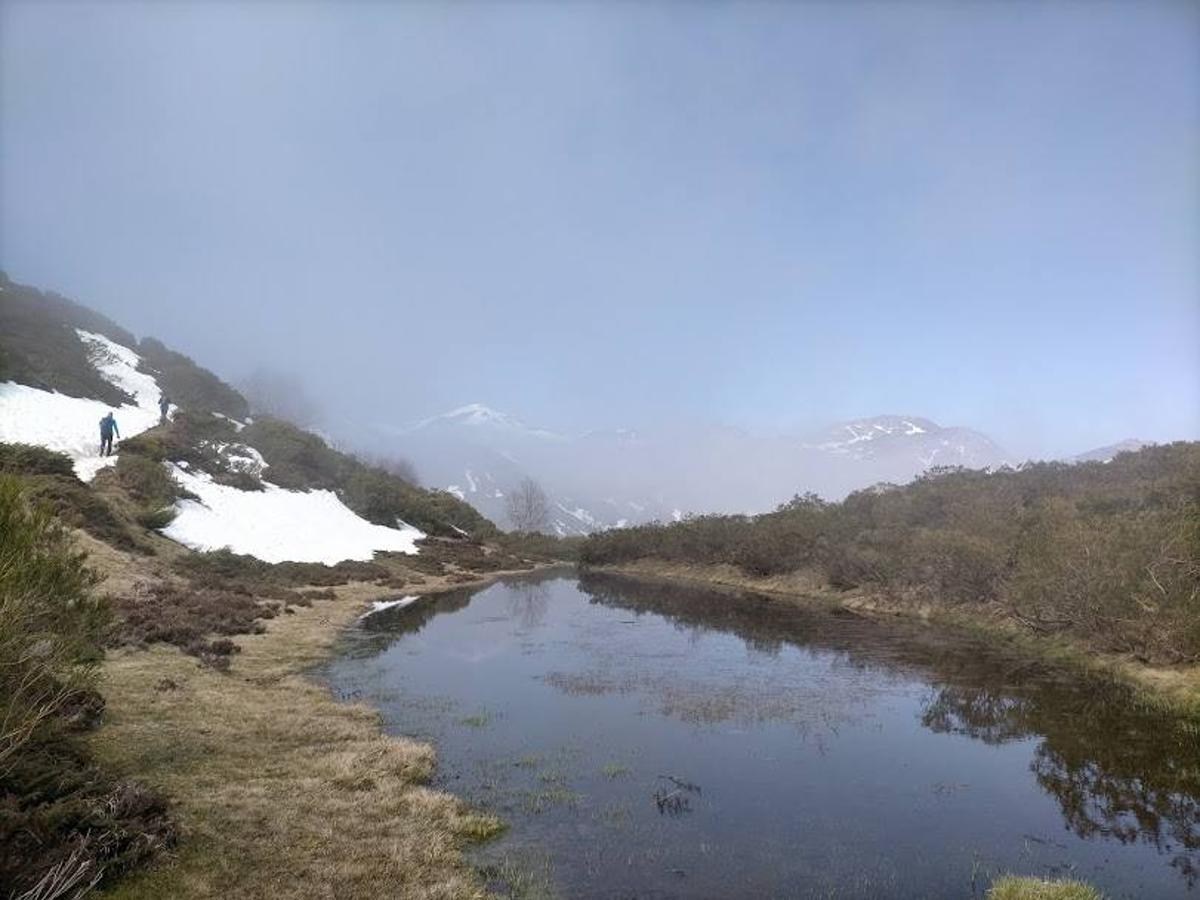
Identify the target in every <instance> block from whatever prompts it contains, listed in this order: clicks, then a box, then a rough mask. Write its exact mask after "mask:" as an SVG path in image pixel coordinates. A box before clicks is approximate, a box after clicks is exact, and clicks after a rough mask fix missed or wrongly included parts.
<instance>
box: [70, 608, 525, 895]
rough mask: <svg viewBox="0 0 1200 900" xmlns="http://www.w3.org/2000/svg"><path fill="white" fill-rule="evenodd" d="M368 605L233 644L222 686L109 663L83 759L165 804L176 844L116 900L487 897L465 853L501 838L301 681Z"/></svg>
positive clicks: (150, 653)
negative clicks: (140, 784) (129, 779)
mask: <svg viewBox="0 0 1200 900" xmlns="http://www.w3.org/2000/svg"><path fill="white" fill-rule="evenodd" d="M370 590H371V589H370V588H367V587H366V586H348V587H347V588H343V589H340V590H339V593H341V594H342V599H340V600H338V601H328V600H318V601H316V602H314V603H313V605H312V606H311V607H309V608H305V609H300V610H298V611H297V612H296V613H295V614H294V615H290V616H286V617H280V618H278V619H275V620H273V621H272V622H271V623H270V627H269V629H268V630H267V632H266V633H265V634H262V635H245V636H239V637H237V638H236V639H235V640H236V641H237V643H238V645H239V646H240V647H241V652H240V653H239V654H238V655H237V657H236V658H235V661H234V663H233V665H232V667H231V670H230V672H229V673H228V674H222V673H220V672H218V671H215V670H213V669H212V668H209V667H201V666H199V665H197V662H196V661H195V659H193V658H191V657H188V656H186V655H184V654H183V653H181V652H180V651H179V650H177V649H175V648H170V647H164V646H155V647H153V648H151V649H149V650H140V651H133V650H122V651H118V652H117V653H114V654H113V655H112V656H111V658H110V660H109V661H108V663H107V664H106V665H105V675H106V695H107V697H108V722H107V724H106V725H105V726H104V727H103V728H102V729H101V730H100V731H99V732H98V733H97V734H96V735H95V736H94V737H93V739H92V741H91V743H92V747H93V750H94V752H95V753H96V754H97V756H98V757H100V758H101V759H103V760H105V761H106V762H107V763H108V764H109V765H111V766H112V767H114V768H116V769H119V770H120V769H123V770H125V771H129V772H136V773H138V774H139V776H140V777H142V778H143V779H144V780H146V781H148V782H149V783H151V784H152V785H154V786H155V787H157V788H159V789H161V790H163V791H165V792H166V793H167V794H169V796H170V797H171V798H172V802H173V808H174V810H175V811H176V813H177V815H178V818H179V820H180V823H181V825H182V827H183V829H184V833H185V837H184V840H183V841H182V843H181V846H180V848H179V851H178V853H177V854H176V855H175V856H174V857H173V858H171V859H170V860H168V861H166V862H164V863H162V864H159V865H157V866H155V867H154V868H151V869H149V870H147V871H145V872H142V873H139V874H137V875H134V876H132V877H130V878H128V879H126V880H125V881H123V882H122V883H120V884H119V885H118V886H117V887H116V888H115V889H114V890H113V892H112V894H111V896H113V897H117V898H159V897H174V896H186V897H195V898H203V897H214V898H215V897H222V898H225V897H264V896H272V897H280V896H287V897H300V898H308V897H312V898H317V897H322V898H324V897H331V896H336V897H347V898H354V897H378V896H383V895H387V896H395V897H453V898H461V897H472V898H473V897H480V896H482V895H483V888H482V886H481V884H480V882H479V879H478V876H477V875H476V873H475V872H474V871H473V870H472V869H470V867H468V866H467V865H466V864H465V863H464V861H463V859H462V849H463V848H464V846H465V845H466V844H468V843H469V842H472V841H477V840H483V839H486V838H488V837H491V836H493V835H495V834H496V833H498V832H499V831H500V830H501V829H502V827H503V826H502V823H500V822H499V820H497V819H495V818H493V817H490V816H484V815H478V814H475V813H473V812H471V811H470V810H468V809H467V808H466V807H465V806H464V804H463V803H462V802H461V801H459V800H458V799H456V798H454V797H452V796H450V795H448V794H444V793H440V792H437V791H433V790H430V789H429V788H428V787H426V786H424V784H423V783H424V782H425V781H426V780H427V779H428V778H429V776H430V774H431V773H432V771H433V767H434V752H433V749H432V748H431V747H429V746H428V745H425V744H420V743H417V742H414V741H409V740H405V739H402V738H391V737H386V736H384V735H382V734H381V733H380V728H379V719H378V715H377V714H376V713H375V712H373V711H371V710H369V709H368V708H366V707H364V706H361V705H349V704H343V703H339V702H337V701H336V700H335V699H334V698H333V697H332V696H331V695H330V694H329V692H328V691H327V690H326V689H325V688H324V687H322V686H319V685H317V684H315V683H314V682H312V681H310V680H309V679H308V678H306V677H305V676H304V674H303V673H304V671H305V670H306V669H307V668H309V667H311V666H312V665H313V664H314V663H316V662H317V661H319V660H320V659H322V658H323V657H324V656H325V655H326V653H327V652H328V649H329V647H330V646H331V644H332V642H333V640H334V639H335V637H336V634H337V631H338V629H339V628H340V627H341V626H343V625H345V624H348V623H349V622H350V621H351V620H352V619H353V618H354V616H355V615H356V613H357V611H358V609H359V605H360V603H357V602H354V601H355V600H359V601H361V600H362V599H365V595H366V594H367V593H368V592H369V591H370ZM359 595H362V596H359Z"/></svg>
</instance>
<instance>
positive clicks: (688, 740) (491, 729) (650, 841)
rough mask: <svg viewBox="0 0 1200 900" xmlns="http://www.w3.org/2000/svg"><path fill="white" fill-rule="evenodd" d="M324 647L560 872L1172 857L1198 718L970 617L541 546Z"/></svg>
mask: <svg viewBox="0 0 1200 900" xmlns="http://www.w3.org/2000/svg"><path fill="white" fill-rule="evenodd" d="M334 668H335V671H334V672H333V674H332V675H331V681H332V683H333V684H334V685H335V687H342V688H345V689H346V690H349V689H351V688H353V689H355V690H363V691H365V693H367V694H370V695H371V696H370V699H372V701H373V702H375V703H377V704H378V705H379V706H380V708H381V710H382V712H383V714H384V719H385V721H386V722H388V724H389V727H391V728H393V729H394V730H397V731H400V732H401V733H404V734H412V735H415V736H417V737H420V738H422V739H427V740H431V741H434V742H435V743H436V744H437V746H438V757H439V778H441V779H444V780H443V781H441V782H440V785H441V786H444V787H447V788H448V789H450V790H452V791H454V792H455V793H457V794H459V795H461V796H463V797H465V798H466V799H467V800H468V801H469V802H471V803H472V804H477V805H479V806H481V807H482V808H486V809H489V810H491V811H493V812H496V813H497V814H499V815H501V816H503V817H504V818H506V819H507V820H508V821H509V822H510V824H511V825H512V828H511V829H510V831H509V833H508V836H507V837H506V838H505V839H504V840H503V841H500V842H499V843H498V844H496V845H489V847H488V848H485V850H484V851H483V853H484V854H485V855H487V854H492V855H493V856H495V855H496V854H500V855H503V854H505V853H509V852H514V851H520V850H522V849H525V850H527V849H529V848H536V849H537V851H538V852H544V853H545V854H547V856H548V857H549V858H550V859H552V860H553V863H554V868H555V871H556V878H558V879H561V883H562V885H563V887H564V891H563V893H564V894H565V895H567V896H580V897H611V896H618V895H621V896H634V895H636V896H650V895H658V896H663V897H667V896H680V897H682V896H686V897H696V896H713V897H717V896H779V895H786V896H824V895H825V894H826V893H828V892H834V893H836V894H837V895H838V896H855V897H864V898H865V897H878V896H923V897H946V898H951V897H954V898H959V897H962V896H964V895H966V894H967V893H968V890H969V887H970V885H974V884H976V876H977V874H978V871H979V870H980V867H981V866H982V867H983V870H984V871H986V872H987V873H989V875H990V874H994V873H996V872H1001V871H1020V872H1025V873H1030V874H1039V875H1047V874H1056V873H1057V874H1064V873H1069V874H1073V875H1075V876H1076V877H1084V878H1088V879H1090V880H1094V881H1096V882H1097V883H1098V884H1100V885H1101V886H1102V887H1103V888H1104V889H1105V890H1106V892H1107V894H1108V896H1111V897H1113V898H1114V900H1115V898H1117V897H1122V896H1125V897H1142V896H1154V897H1167V896H1179V895H1181V893H1182V892H1187V890H1188V887H1189V886H1190V885H1192V884H1195V883H1196V878H1197V874H1196V871H1197V870H1196V864H1197V861H1198V859H1200V803H1198V798H1200V773H1198V767H1200V733H1198V732H1197V730H1195V729H1194V728H1189V727H1188V726H1187V725H1186V723H1181V722H1179V721H1178V720H1175V719H1172V718H1171V717H1168V716H1164V715H1161V714H1158V713H1155V712H1153V711H1150V710H1147V709H1145V708H1142V707H1139V706H1138V705H1137V704H1136V703H1135V702H1134V699H1133V697H1131V696H1130V692H1129V691H1128V690H1127V689H1125V688H1124V687H1122V686H1121V685H1119V684H1115V683H1107V682H1087V683H1082V682H1081V681H1080V680H1079V678H1078V677H1076V676H1075V675H1072V674H1069V673H1065V672H1063V671H1062V670H1061V669H1056V668H1054V667H1051V666H1047V665H1044V664H1042V663H1039V662H1036V661H1030V660H1029V659H1028V658H1024V657H1021V656H1019V655H1016V654H1014V653H1011V652H1007V653H1006V652H1003V650H998V649H997V648H996V647H994V646H992V645H991V644H990V643H989V642H988V641H986V640H984V639H983V638H978V637H971V636H961V635H959V636H954V635H949V634H947V633H946V632H945V631H944V630H940V629H938V628H934V627H928V626H924V625H921V624H920V623H914V622H907V621H880V620H876V619H870V618H865V617H862V616H857V615H854V614H850V613H846V612H844V611H838V610H834V609H826V610H814V609H811V608H806V607H800V606H795V605H789V604H788V603H787V602H784V601H780V600H775V599H767V598H763V597H760V596H745V595H736V594H730V593H727V592H717V591H705V590H700V589H697V588H695V587H676V586H670V585H662V584H647V583H645V582H639V581H634V580H630V579H623V578H615V577H612V576H596V575H585V576H583V577H581V578H580V579H579V580H578V581H576V580H575V579H572V578H564V577H562V575H561V573H552V574H548V575H546V576H543V577H540V578H532V579H530V578H520V579H513V580H510V581H505V582H502V583H501V584H500V585H497V586H495V587H493V588H489V589H486V590H482V591H481V590H478V589H473V590H464V591H459V592H455V593H452V594H446V595H441V596H437V597H425V598H422V599H420V600H418V601H417V602H416V603H414V604H413V605H412V606H410V607H408V608H405V609H398V608H397V609H392V610H387V611H384V612H381V613H379V614H377V615H374V616H371V617H369V618H368V619H366V620H365V621H364V622H363V623H362V626H361V628H359V629H357V630H356V631H355V632H354V633H353V634H351V635H350V636H348V638H347V642H346V645H345V647H344V651H343V653H342V655H341V657H340V659H339V661H338V662H337V663H335V666H334ZM664 779H665V780H664ZM673 779H678V781H679V782H680V783H687V784H695V785H697V786H699V785H703V793H700V792H699V791H697V792H695V793H692V792H689V791H687V790H685V789H684V788H682V787H681V785H680V783H677V781H676V780H673ZM677 791H678V792H679V793H675V792H677ZM685 801H686V802H685ZM675 807H678V810H676V809H675ZM981 860H982V862H981ZM1168 862H1169V863H1170V864H1171V866H1173V867H1174V868H1173V869H1172V868H1169V867H1168V866H1167V865H1166V864H1165V863H1168ZM680 871H683V872H686V879H687V880H686V882H684V881H681V880H679V879H681V878H683V877H684V876H681V875H678V874H677V872H680ZM1176 873H1178V875H1177V874H1176ZM1179 875H1181V876H1182V878H1180V877H1178V876H1179ZM986 883H987V878H986V877H980V878H979V879H978V884H980V885H986Z"/></svg>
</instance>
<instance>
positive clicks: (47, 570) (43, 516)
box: [0, 475, 109, 772]
mask: <svg viewBox="0 0 1200 900" xmlns="http://www.w3.org/2000/svg"><path fill="white" fill-rule="evenodd" d="M97 580H98V579H97V576H96V575H95V573H94V572H92V570H91V569H89V568H88V567H87V565H86V564H85V560H84V557H83V555H82V554H80V553H78V552H76V551H75V550H74V548H73V547H72V546H71V543H70V538H69V536H68V534H67V532H66V531H65V530H64V529H63V528H62V526H61V525H60V524H59V523H58V522H56V521H55V520H54V519H53V518H52V517H51V515H50V514H49V512H48V511H46V510H45V509H44V508H41V507H38V506H35V505H33V504H32V503H31V502H30V499H29V498H28V497H27V496H26V494H25V493H24V491H23V489H22V485H21V483H20V481H19V480H18V479H16V478H15V477H13V476H11V475H0V723H2V730H0V772H3V770H4V768H5V766H6V765H8V764H11V761H12V760H13V759H14V757H15V756H17V755H18V754H19V753H20V751H21V748H22V746H23V745H24V744H25V742H26V741H28V740H30V739H31V738H32V737H33V736H34V735H36V734H38V733H40V732H44V731H45V730H46V729H49V728H52V727H53V726H54V725H55V723H56V722H58V713H59V711H60V710H61V709H62V708H63V707H64V705H65V704H67V703H68V702H69V701H70V700H71V698H72V697H74V696H75V695H76V694H77V693H79V692H80V691H82V690H85V689H87V688H89V687H90V686H91V684H92V681H93V679H94V674H95V666H96V663H97V662H98V660H99V659H100V646H101V642H102V638H103V633H104V629H105V628H106V626H107V624H108V621H109V611H108V609H107V607H106V605H105V604H104V602H103V601H101V600H99V599H97V598H96V597H95V596H94V595H93V594H92V592H91V589H92V587H93V586H94V585H95V584H96V582H97Z"/></svg>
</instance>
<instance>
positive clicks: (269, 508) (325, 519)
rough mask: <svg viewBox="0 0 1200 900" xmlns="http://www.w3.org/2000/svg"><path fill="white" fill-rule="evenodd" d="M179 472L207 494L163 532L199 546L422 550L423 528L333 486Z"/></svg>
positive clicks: (309, 558)
mask: <svg viewBox="0 0 1200 900" xmlns="http://www.w3.org/2000/svg"><path fill="white" fill-rule="evenodd" d="M171 474H172V475H173V476H174V477H175V480H176V481H178V482H179V484H181V485H182V486H183V487H184V488H186V489H187V490H189V491H191V492H192V493H193V494H195V495H196V496H198V497H199V498H200V499H199V500H183V501H180V503H179V507H178V508H179V514H178V515H177V516H176V517H175V520H174V521H173V522H171V524H170V525H168V526H167V527H166V528H165V529H163V534H165V535H166V536H167V537H169V538H171V539H172V540H175V541H178V542H179V543H181V544H184V545H185V546H188V547H191V548H192V549H194V550H220V549H221V548H223V547H228V548H229V549H230V550H232V551H233V552H234V553H245V554H249V555H250V556H256V557H258V558H259V559H261V560H264V561H266V562H272V563H277V562H284V561H289V560H293V561H296V562H319V563H325V564H327V565H333V564H334V563H338V562H341V561H342V560H344V559H358V560H370V559H371V558H372V557H373V556H374V551H376V550H391V551H394V552H399V553H408V554H415V553H416V552H417V541H418V540H420V539H421V538H423V537H424V536H425V535H424V533H423V532H421V531H419V530H417V529H416V528H413V527H412V526H411V525H404V526H403V527H401V528H387V527H385V526H383V525H374V524H372V523H371V522H368V521H366V520H365V519H362V518H359V516H357V515H356V514H355V513H354V512H353V511H352V510H350V509H349V508H348V507H347V506H345V505H344V504H343V503H342V501H341V500H339V499H338V498H337V495H336V494H334V493H333V492H332V491H288V490H284V489H283V488H281V487H278V486H276V485H273V484H269V483H264V488H265V489H264V490H261V491H242V490H238V489H237V488H233V487H228V486H227V485H223V484H217V483H216V482H214V481H213V480H212V478H210V477H209V476H208V475H207V474H204V473H202V472H189V471H188V470H186V469H184V468H181V467H180V466H173V467H172V471H171Z"/></svg>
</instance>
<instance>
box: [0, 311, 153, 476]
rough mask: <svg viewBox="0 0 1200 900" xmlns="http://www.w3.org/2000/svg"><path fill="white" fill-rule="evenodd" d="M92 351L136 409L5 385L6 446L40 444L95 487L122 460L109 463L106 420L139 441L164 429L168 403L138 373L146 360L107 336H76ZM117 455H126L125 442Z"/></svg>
mask: <svg viewBox="0 0 1200 900" xmlns="http://www.w3.org/2000/svg"><path fill="white" fill-rule="evenodd" d="M76 334H78V335H79V339H80V340H81V341H83V343H84V345H85V346H86V347H87V348H88V356H89V358H90V360H91V362H92V364H93V365H94V366H95V367H96V370H97V371H98V372H99V373H100V374H101V375H102V376H103V377H104V379H105V380H106V381H108V382H109V383H111V384H113V385H116V386H117V387H119V388H120V389H121V390H123V391H125V392H126V393H127V394H131V395H133V397H134V403H133V404H129V403H126V404H123V405H122V406H118V407H112V406H109V405H108V404H106V403H103V402H102V401H100V400H86V399H83V398H81V397H68V396H67V395H66V394H59V393H57V392H56V391H43V390H39V389H38V388H33V387H29V386H28V385H24V384H17V383H16V382H12V381H9V382H5V383H3V384H0V441H7V442H11V443H21V444H38V445H40V446H42V447H48V448H49V449H51V450H59V451H61V452H63V453H66V454H67V455H68V456H70V457H71V459H72V460H73V461H74V463H75V474H77V475H78V476H79V477H80V478H81V479H82V480H84V481H91V480H92V478H94V477H95V475H96V473H97V472H98V471H99V470H100V469H102V468H104V467H105V466H111V465H113V464H114V463H115V462H116V461H117V458H116V456H108V457H103V456H100V455H99V450H100V419H101V418H102V417H103V416H104V414H105V413H107V412H108V411H109V410H110V409H111V410H112V412H113V414H114V415H115V416H116V419H117V429H118V430H119V431H120V433H121V437H133V436H134V435H135V434H139V433H141V432H143V431H145V430H146V429H147V428H150V427H152V426H154V425H157V424H158V419H159V410H158V402H159V400H160V399H161V397H162V392H161V391H160V390H159V387H158V383H157V382H156V381H155V380H154V378H153V376H151V375H147V374H146V373H145V372H139V371H138V370H137V367H138V363H139V362H141V359H140V357H139V356H138V355H137V354H136V353H134V352H133V351H132V350H130V349H129V348H128V347H123V346H121V345H120V344H118V343H116V342H114V341H110V340H109V339H108V338H106V337H105V336H104V335H102V334H94V333H92V332H90V331H79V330H78V329H77V330H76ZM115 449H117V450H119V449H120V442H119V441H118V442H117V443H116V447H115Z"/></svg>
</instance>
